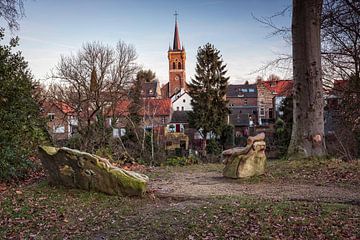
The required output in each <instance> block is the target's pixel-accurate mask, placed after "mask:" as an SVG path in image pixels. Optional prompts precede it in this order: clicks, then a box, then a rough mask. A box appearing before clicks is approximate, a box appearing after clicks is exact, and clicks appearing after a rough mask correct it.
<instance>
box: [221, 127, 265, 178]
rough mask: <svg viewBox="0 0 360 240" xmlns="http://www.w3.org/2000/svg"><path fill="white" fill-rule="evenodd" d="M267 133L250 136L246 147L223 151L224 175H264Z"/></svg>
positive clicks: (244, 176) (239, 176)
mask: <svg viewBox="0 0 360 240" xmlns="http://www.w3.org/2000/svg"><path fill="white" fill-rule="evenodd" d="M264 140H265V134H264V133H260V134H258V135H256V136H255V137H249V138H248V140H247V145H246V147H244V148H232V149H228V150H225V151H223V153H222V156H223V159H224V160H223V163H224V164H225V168H224V171H223V175H224V177H229V178H247V177H251V176H257V175H262V174H264V172H265V164H266V155H265V148H266V144H265V141H264Z"/></svg>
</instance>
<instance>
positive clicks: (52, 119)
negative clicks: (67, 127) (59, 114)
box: [47, 113, 55, 122]
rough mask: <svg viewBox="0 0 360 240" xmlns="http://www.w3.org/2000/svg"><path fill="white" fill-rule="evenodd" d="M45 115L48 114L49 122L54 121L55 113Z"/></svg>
mask: <svg viewBox="0 0 360 240" xmlns="http://www.w3.org/2000/svg"><path fill="white" fill-rule="evenodd" d="M47 116H48V118H49V121H50V122H52V121H54V119H55V113H48V115H47Z"/></svg>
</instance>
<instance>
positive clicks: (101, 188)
mask: <svg viewBox="0 0 360 240" xmlns="http://www.w3.org/2000/svg"><path fill="white" fill-rule="evenodd" d="M39 152H40V159H41V162H42V164H43V166H44V167H45V169H46V170H47V172H48V176H49V182H50V184H54V185H64V186H67V187H72V188H80V189H85V190H94V191H98V192H103V193H107V194H110V195H136V196H142V195H143V194H144V193H145V191H146V187H147V182H148V181H149V178H148V177H147V176H146V175H143V174H139V173H136V172H132V171H126V170H124V169H120V168H117V167H114V166H112V165H111V164H110V162H109V161H108V160H107V159H104V158H101V157H99V156H96V155H92V154H89V153H86V152H81V151H78V150H73V149H70V148H65V147H63V148H55V147H49V146H40V147H39Z"/></svg>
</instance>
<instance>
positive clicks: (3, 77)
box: [0, 30, 47, 179]
mask: <svg viewBox="0 0 360 240" xmlns="http://www.w3.org/2000/svg"><path fill="white" fill-rule="evenodd" d="M3 38H4V31H3V30H0V40H3ZM16 45H17V39H12V40H11V41H10V45H0V122H1V124H0V179H9V178H12V177H23V176H24V175H25V173H26V172H27V170H28V169H29V167H30V166H31V165H32V162H31V161H30V160H29V158H30V157H31V156H34V155H35V154H36V149H37V145H38V144H40V143H42V142H43V141H45V140H47V135H46V131H45V125H44V122H43V121H42V119H41V118H40V117H39V116H40V114H39V107H38V105H37V103H36V101H35V100H34V98H33V97H32V90H33V87H34V85H33V82H32V76H31V74H30V71H29V69H28V67H27V63H26V62H25V61H24V58H23V57H22V56H21V53H20V52H17V53H13V52H12V48H13V47H15V46H16Z"/></svg>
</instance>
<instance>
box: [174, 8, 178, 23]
mask: <svg viewBox="0 0 360 240" xmlns="http://www.w3.org/2000/svg"><path fill="white" fill-rule="evenodd" d="M174 16H175V21H177V17H178V16H179V14H178V12H177V11H176V10H175V13H174Z"/></svg>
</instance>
